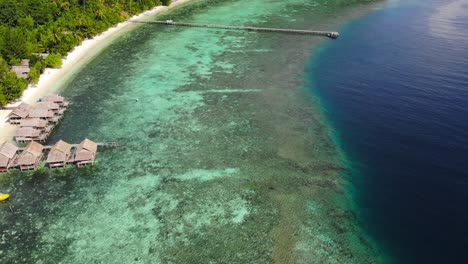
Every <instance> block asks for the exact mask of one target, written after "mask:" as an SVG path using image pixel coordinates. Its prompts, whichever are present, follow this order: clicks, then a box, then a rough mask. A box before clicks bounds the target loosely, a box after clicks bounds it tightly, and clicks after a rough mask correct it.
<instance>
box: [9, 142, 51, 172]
mask: <svg viewBox="0 0 468 264" xmlns="http://www.w3.org/2000/svg"><path fill="white" fill-rule="evenodd" d="M43 150H44V146H42V145H41V144H39V143H37V142H35V141H32V142H31V143H29V145H28V146H26V148H25V149H24V150H23V152H21V154H20V155H19V156H18V159H17V161H16V163H17V164H18V165H19V166H20V169H21V170H32V169H35V168H36V167H37V165H38V164H39V162H40V161H41V158H42V155H43V153H42V151H43Z"/></svg>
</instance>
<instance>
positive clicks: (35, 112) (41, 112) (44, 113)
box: [29, 109, 54, 118]
mask: <svg viewBox="0 0 468 264" xmlns="http://www.w3.org/2000/svg"><path fill="white" fill-rule="evenodd" d="M53 116H54V113H53V112H51V111H49V110H47V109H32V110H31V111H30V112H29V117H31V118H35V117H38V118H49V117H53Z"/></svg>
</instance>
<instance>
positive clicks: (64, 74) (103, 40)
mask: <svg viewBox="0 0 468 264" xmlns="http://www.w3.org/2000/svg"><path fill="white" fill-rule="evenodd" d="M188 1H190V0H175V1H172V3H171V5H169V6H157V7H155V8H153V9H151V10H148V11H145V12H143V13H141V14H139V15H136V16H133V17H131V18H130V19H128V20H127V21H124V22H121V23H119V24H117V25H115V26H114V27H111V28H109V29H108V30H107V31H105V32H103V33H101V34H99V35H97V36H95V37H94V38H92V39H87V40H84V41H83V42H82V43H81V45H79V46H77V47H75V48H74V49H73V50H72V51H70V53H68V55H67V56H66V57H65V58H63V64H62V67H61V68H58V69H51V68H46V69H45V71H44V73H43V74H41V77H40V79H39V83H38V84H37V85H29V86H28V88H27V89H26V90H25V91H24V92H23V96H22V97H21V98H19V99H18V100H16V101H15V102H11V103H10V104H8V105H7V108H8V107H14V106H16V105H19V104H20V103H21V102H25V103H29V104H33V103H34V102H36V101H37V100H38V99H39V98H41V97H42V96H44V95H46V94H49V93H53V92H55V91H57V90H58V89H59V88H60V86H61V85H63V84H64V83H65V81H66V80H68V79H69V78H70V77H71V76H72V75H73V73H74V72H76V71H77V70H78V69H80V68H81V67H82V66H84V65H85V64H86V63H87V62H89V61H90V60H91V59H92V58H94V57H95V56H96V55H97V54H99V53H100V52H101V51H102V50H103V49H104V48H105V47H107V46H108V45H109V44H110V43H112V40H114V39H115V38H116V37H118V36H119V34H121V33H123V32H126V31H128V30H130V29H132V28H133V27H135V26H137V25H138V24H135V23H132V22H130V21H129V20H132V19H133V20H135V19H142V18H145V17H151V16H154V15H156V14H158V13H161V12H163V11H166V10H168V9H171V8H174V7H175V6H178V5H180V4H183V3H185V2H188ZM10 111H11V110H0V142H3V141H12V140H13V132H14V130H15V128H16V127H17V126H13V125H10V124H9V123H7V122H6V121H7V116H8V114H9V113H10Z"/></svg>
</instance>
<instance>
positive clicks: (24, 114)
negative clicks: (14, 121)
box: [8, 108, 29, 118]
mask: <svg viewBox="0 0 468 264" xmlns="http://www.w3.org/2000/svg"><path fill="white" fill-rule="evenodd" d="M28 115H29V110H28V109H23V108H15V109H13V111H11V112H10V113H9V114H8V117H11V116H18V117H21V118H26V117H27V116H28Z"/></svg>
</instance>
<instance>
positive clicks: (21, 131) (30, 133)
mask: <svg viewBox="0 0 468 264" xmlns="http://www.w3.org/2000/svg"><path fill="white" fill-rule="evenodd" d="M40 135H41V131H39V130H37V129H34V128H32V127H20V128H18V129H16V130H15V137H27V138H35V137H39V136H40Z"/></svg>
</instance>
